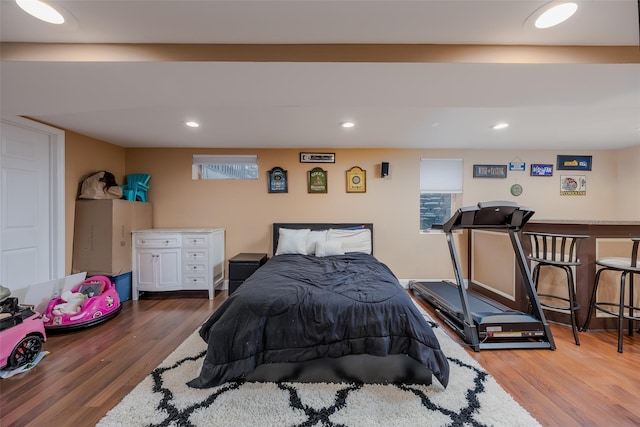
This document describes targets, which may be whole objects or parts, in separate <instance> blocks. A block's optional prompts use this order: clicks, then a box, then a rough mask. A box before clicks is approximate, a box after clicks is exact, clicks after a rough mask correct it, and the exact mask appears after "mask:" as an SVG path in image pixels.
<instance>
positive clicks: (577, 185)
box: [560, 175, 587, 196]
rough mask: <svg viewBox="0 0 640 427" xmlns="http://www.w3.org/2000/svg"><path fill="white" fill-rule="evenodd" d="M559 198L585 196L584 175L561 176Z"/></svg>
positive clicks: (585, 182)
mask: <svg viewBox="0 0 640 427" xmlns="http://www.w3.org/2000/svg"><path fill="white" fill-rule="evenodd" d="M560 195H561V196H586V195H587V178H586V176H585V175H561V176H560Z"/></svg>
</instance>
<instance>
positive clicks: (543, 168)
mask: <svg viewBox="0 0 640 427" xmlns="http://www.w3.org/2000/svg"><path fill="white" fill-rule="evenodd" d="M531 176H553V165H548V164H538V163H534V164H532V165H531Z"/></svg>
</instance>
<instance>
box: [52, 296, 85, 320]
mask: <svg viewBox="0 0 640 427" xmlns="http://www.w3.org/2000/svg"><path fill="white" fill-rule="evenodd" d="M60 298H62V300H63V301H66V302H64V303H62V304H56V305H55V306H54V307H53V314H55V315H57V316H59V315H61V314H75V313H79V312H80V310H81V309H82V304H83V303H84V300H85V299H87V296H86V295H85V294H81V293H80V292H71V291H66V292H65V293H63V294H62V296H61V297H60Z"/></svg>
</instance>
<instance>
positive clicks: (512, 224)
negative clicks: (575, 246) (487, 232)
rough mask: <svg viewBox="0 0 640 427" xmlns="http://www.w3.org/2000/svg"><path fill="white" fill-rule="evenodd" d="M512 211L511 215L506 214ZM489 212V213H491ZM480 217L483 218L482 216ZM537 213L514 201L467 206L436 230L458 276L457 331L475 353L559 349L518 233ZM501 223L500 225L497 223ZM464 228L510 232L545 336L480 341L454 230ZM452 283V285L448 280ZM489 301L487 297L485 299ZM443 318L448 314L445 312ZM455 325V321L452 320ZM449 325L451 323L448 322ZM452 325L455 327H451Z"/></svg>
mask: <svg viewBox="0 0 640 427" xmlns="http://www.w3.org/2000/svg"><path fill="white" fill-rule="evenodd" d="M504 210H506V211H508V214H507V213H505V212H504ZM492 211H493V212H494V213H495V214H494V215H492V213H491V212H492ZM487 213H488V214H487ZM479 214H480V215H479ZM533 214H534V211H533V210H531V209H528V208H523V207H520V206H518V205H517V204H515V203H512V202H503V201H501V202H480V203H478V206H477V207H476V206H471V207H463V208H460V209H458V211H457V212H456V214H454V215H453V216H452V217H451V218H450V219H449V220H448V221H447V222H446V223H444V224H442V225H439V224H434V226H433V228H441V229H442V230H443V231H444V233H445V236H446V239H447V245H448V247H449V253H450V255H451V261H452V263H453V272H454V274H455V280H456V283H455V285H456V287H457V288H458V294H459V296H460V301H461V303H462V314H463V325H462V326H463V327H462V328H457V327H454V329H456V330H457V332H458V333H459V334H460V335H462V337H463V338H464V340H465V341H466V342H467V343H468V344H470V346H471V347H472V348H473V350H474V351H480V350H489V349H524V348H535V349H540V348H546V349H550V350H555V348H556V345H555V342H554V340H553V336H552V335H551V329H550V328H549V324H548V323H547V320H546V318H545V316H544V313H543V311H542V306H541V305H540V301H539V299H538V294H537V293H536V291H535V288H534V285H533V279H532V277H531V271H530V270H529V266H528V265H527V262H526V258H525V255H524V251H523V250H522V244H521V243H520V237H519V235H518V232H519V231H520V230H521V229H522V227H523V226H524V225H525V224H526V223H527V221H528V220H529V218H531V216H533ZM498 219H499V220H500V221H499V222H498V221H497V220H498ZM460 229H503V230H507V232H508V233H509V238H510V240H511V245H512V246H513V250H514V252H515V255H516V261H517V263H518V266H519V267H520V272H521V273H522V277H523V278H524V284H523V285H524V288H525V291H526V293H527V297H528V298H529V304H530V306H531V310H532V312H531V313H529V314H530V315H531V316H533V317H535V318H536V319H538V320H539V321H540V322H541V323H542V326H543V330H544V336H543V337H539V338H538V341H531V339H530V338H523V339H522V340H521V341H519V340H518V339H514V340H511V341H507V342H484V341H481V340H480V337H479V333H478V328H477V326H476V324H475V322H474V321H473V318H472V315H471V309H470V308H469V297H468V295H467V289H466V286H465V283H464V276H463V274H462V268H461V266H460V259H459V258H458V251H457V250H456V246H455V243H454V239H453V231H454V230H460ZM448 282H449V283H452V282H450V281H448ZM485 298H486V296H485ZM442 314H443V315H445V316H446V315H447V314H445V313H442ZM449 321H450V322H453V321H452V320H449ZM447 323H449V322H447ZM450 326H452V325H450Z"/></svg>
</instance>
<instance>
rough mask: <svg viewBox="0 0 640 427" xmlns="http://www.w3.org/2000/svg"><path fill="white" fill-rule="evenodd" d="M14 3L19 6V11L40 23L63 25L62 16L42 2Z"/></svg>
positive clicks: (18, 0) (34, 0) (29, 0)
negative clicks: (38, 20)
mask: <svg viewBox="0 0 640 427" xmlns="http://www.w3.org/2000/svg"><path fill="white" fill-rule="evenodd" d="M16 3H17V4H18V6H20V9H22V10H24V11H25V12H27V13H28V14H29V15H31V16H34V17H36V18H38V19H40V20H41V21H44V22H48V23H50V24H63V23H64V17H63V16H62V14H61V13H60V12H58V11H57V10H55V9H54V8H53V7H52V6H49V5H48V4H46V3H44V2H41V1H39V0H16Z"/></svg>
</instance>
